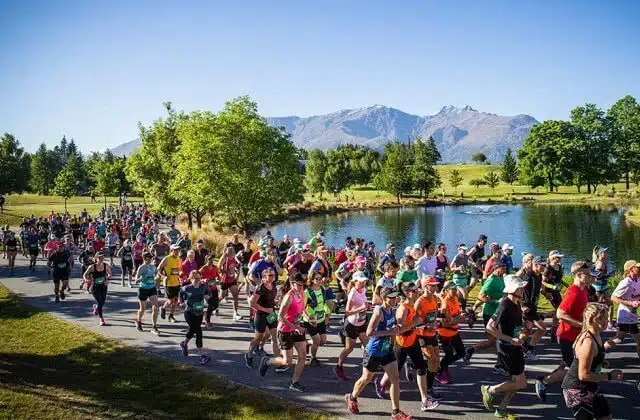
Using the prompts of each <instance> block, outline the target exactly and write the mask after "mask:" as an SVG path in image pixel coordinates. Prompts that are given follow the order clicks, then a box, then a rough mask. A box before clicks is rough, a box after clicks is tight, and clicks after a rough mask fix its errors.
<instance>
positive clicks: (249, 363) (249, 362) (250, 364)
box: [244, 353, 253, 369]
mask: <svg viewBox="0 0 640 420" xmlns="http://www.w3.org/2000/svg"><path fill="white" fill-rule="evenodd" d="M244 363H245V364H246V365H247V367H248V368H249V369H251V368H252V367H253V357H251V355H250V354H249V353H245V354H244Z"/></svg>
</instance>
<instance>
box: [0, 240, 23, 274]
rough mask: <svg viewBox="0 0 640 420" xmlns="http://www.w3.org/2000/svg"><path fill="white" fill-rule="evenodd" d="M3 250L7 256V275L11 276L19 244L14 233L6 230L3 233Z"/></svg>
mask: <svg viewBox="0 0 640 420" xmlns="http://www.w3.org/2000/svg"><path fill="white" fill-rule="evenodd" d="M5 235H6V236H5V240H4V246H5V252H6V253H7V258H8V260H9V276H13V270H14V268H15V265H16V256H17V255H18V247H19V246H20V242H19V241H18V240H17V239H16V234H15V233H14V232H12V231H7V232H6V233H5Z"/></svg>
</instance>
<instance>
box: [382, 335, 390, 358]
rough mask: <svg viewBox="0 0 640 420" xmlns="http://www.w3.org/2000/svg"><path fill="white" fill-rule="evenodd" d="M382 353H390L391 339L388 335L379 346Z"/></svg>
mask: <svg viewBox="0 0 640 420" xmlns="http://www.w3.org/2000/svg"><path fill="white" fill-rule="evenodd" d="M380 350H381V351H382V353H384V354H387V353H391V340H389V338H388V337H385V340H384V341H383V342H382V347H381V348H380Z"/></svg>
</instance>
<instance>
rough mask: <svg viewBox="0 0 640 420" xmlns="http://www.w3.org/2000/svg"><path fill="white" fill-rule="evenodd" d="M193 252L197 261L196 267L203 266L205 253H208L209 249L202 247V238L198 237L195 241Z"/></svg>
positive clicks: (205, 257)
mask: <svg viewBox="0 0 640 420" xmlns="http://www.w3.org/2000/svg"><path fill="white" fill-rule="evenodd" d="M234 249H235V248H234ZM193 253H194V255H195V259H196V263H198V268H201V267H204V265H205V263H206V260H207V255H209V250H208V249H207V248H205V247H204V240H202V239H198V240H197V241H196V249H195V250H194V251H193Z"/></svg>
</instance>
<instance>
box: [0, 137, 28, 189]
mask: <svg viewBox="0 0 640 420" xmlns="http://www.w3.org/2000/svg"><path fill="white" fill-rule="evenodd" d="M28 160H29V156H28V154H27V153H25V152H24V149H23V148H22V147H20V142H19V141H18V140H16V138H15V137H14V136H13V135H11V134H9V133H4V134H3V135H2V137H1V138H0V195H3V194H10V193H22V192H23V191H25V189H26V188H27V185H28V181H29V172H30V171H29V170H28V169H29V168H28V166H26V164H25V163H26V162H28Z"/></svg>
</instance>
